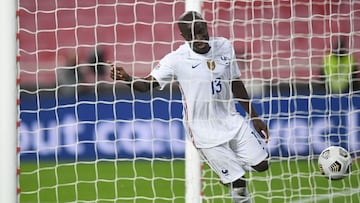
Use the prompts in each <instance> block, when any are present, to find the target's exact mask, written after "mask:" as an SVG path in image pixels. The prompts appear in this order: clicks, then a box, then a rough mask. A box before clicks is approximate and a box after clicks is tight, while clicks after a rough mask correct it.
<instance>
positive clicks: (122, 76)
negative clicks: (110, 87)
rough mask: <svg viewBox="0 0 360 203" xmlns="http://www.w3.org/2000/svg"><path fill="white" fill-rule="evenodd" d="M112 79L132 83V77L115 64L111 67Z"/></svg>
mask: <svg viewBox="0 0 360 203" xmlns="http://www.w3.org/2000/svg"><path fill="white" fill-rule="evenodd" d="M110 77H111V78H112V79H113V80H123V81H131V80H132V77H131V76H130V75H129V74H127V72H126V71H125V70H124V68H123V67H118V66H115V65H114V64H112V65H111V70H110Z"/></svg>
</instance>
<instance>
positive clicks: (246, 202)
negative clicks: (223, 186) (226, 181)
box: [231, 187, 251, 203]
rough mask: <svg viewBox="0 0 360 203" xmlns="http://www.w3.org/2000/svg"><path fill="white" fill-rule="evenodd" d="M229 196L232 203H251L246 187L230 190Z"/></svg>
mask: <svg viewBox="0 0 360 203" xmlns="http://www.w3.org/2000/svg"><path fill="white" fill-rule="evenodd" d="M231 196H232V199H233V200H234V203H251V198H250V195H249V192H248V191H247V189H246V187H239V188H231Z"/></svg>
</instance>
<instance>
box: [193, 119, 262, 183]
mask: <svg viewBox="0 0 360 203" xmlns="http://www.w3.org/2000/svg"><path fill="white" fill-rule="evenodd" d="M198 151H199V152H200V155H201V156H202V158H203V159H204V160H205V161H206V163H207V164H208V165H209V166H210V167H211V168H212V169H213V170H214V171H215V172H216V174H217V175H218V176H219V177H220V179H221V181H222V182H223V183H224V184H228V183H231V182H234V181H235V180H237V179H239V178H241V177H242V176H244V175H245V173H246V171H248V169H250V168H251V166H255V165H257V164H259V163H260V162H261V161H263V160H265V159H266V158H267V157H268V153H267V151H266V149H265V147H264V143H263V141H262V140H261V138H259V136H258V135H256V134H255V133H254V131H253V130H252V129H251V128H250V126H248V125H244V129H242V130H241V132H240V133H239V134H238V135H236V136H235V137H234V138H233V139H232V140H230V141H229V142H226V143H224V144H221V145H218V146H215V147H211V148H198Z"/></svg>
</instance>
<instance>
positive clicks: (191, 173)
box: [185, 0, 202, 203]
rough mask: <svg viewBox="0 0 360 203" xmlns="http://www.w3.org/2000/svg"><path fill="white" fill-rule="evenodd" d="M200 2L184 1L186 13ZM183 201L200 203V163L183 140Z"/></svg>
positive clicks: (198, 7)
mask: <svg viewBox="0 0 360 203" xmlns="http://www.w3.org/2000/svg"><path fill="white" fill-rule="evenodd" d="M201 4H202V2H201V0H186V1H185V10H186V11H197V12H201ZM185 183H186V184H185V201H186V202H187V203H190V202H194V203H196V202H199V203H200V202H202V199H201V162H200V156H199V154H198V152H197V150H196V149H195V147H194V145H193V144H192V143H191V142H190V141H189V140H188V139H185Z"/></svg>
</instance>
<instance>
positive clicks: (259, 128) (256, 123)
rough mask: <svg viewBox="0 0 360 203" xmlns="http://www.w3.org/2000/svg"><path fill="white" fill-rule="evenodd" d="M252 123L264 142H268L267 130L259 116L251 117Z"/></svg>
mask: <svg viewBox="0 0 360 203" xmlns="http://www.w3.org/2000/svg"><path fill="white" fill-rule="evenodd" d="M253 125H254V128H255V130H256V131H257V132H258V133H259V134H260V136H261V137H262V138H263V139H264V140H265V143H268V142H269V130H268V128H267V126H266V125H265V123H264V122H263V121H262V120H261V119H260V118H254V119H253Z"/></svg>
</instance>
